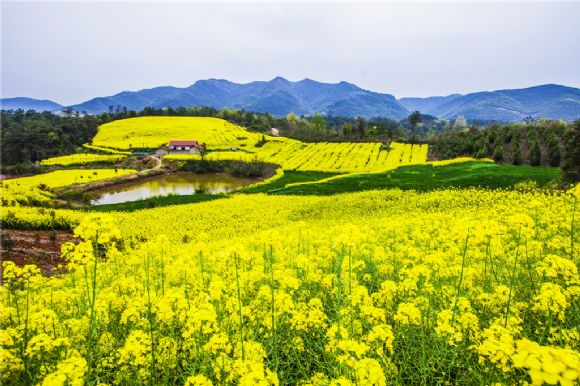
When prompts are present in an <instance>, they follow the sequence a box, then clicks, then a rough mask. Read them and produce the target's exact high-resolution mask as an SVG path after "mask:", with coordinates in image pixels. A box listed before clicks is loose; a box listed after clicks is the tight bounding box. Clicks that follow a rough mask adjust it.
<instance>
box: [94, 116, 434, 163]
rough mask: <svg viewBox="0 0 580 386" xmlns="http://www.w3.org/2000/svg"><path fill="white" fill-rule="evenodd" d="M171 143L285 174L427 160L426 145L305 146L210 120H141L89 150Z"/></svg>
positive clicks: (100, 137)
mask: <svg viewBox="0 0 580 386" xmlns="http://www.w3.org/2000/svg"><path fill="white" fill-rule="evenodd" d="M170 140H197V141H198V142H200V143H205V144H206V145H207V149H208V154H207V155H206V159H207V160H211V161H223V160H235V161H240V160H242V161H253V160H260V161H265V162H270V163H274V164H277V165H281V166H282V168H283V169H284V170H299V171H319V172H331V173H332V172H338V173H347V172H363V171H364V172H370V171H381V170H388V169H392V168H395V167H398V166H400V165H408V164H417V163H421V162H425V161H426V159H427V151H428V148H427V145H412V144H402V143H397V142H391V144H390V146H389V149H388V150H387V149H385V148H384V147H383V146H382V145H381V144H380V143H375V142H356V143H349V142H342V143H327V142H317V143H304V142H301V141H298V140H294V139H290V138H285V137H270V136H266V135H265V136H263V135H261V134H258V133H253V132H249V131H247V130H246V129H245V128H243V127H241V126H237V125H233V124H231V123H229V122H227V121H225V120H222V119H218V118H209V117H139V118H129V119H122V120H118V121H113V122H110V123H106V124H104V125H101V126H100V127H99V130H98V132H97V135H96V136H95V137H94V138H93V145H97V146H104V147H114V148H117V149H131V148H150V149H155V148H158V147H159V146H161V145H163V144H167V143H168V142H169V141H170ZM232 148H236V149H237V150H235V151H232V150H231V149H232ZM199 158H200V156H199V155H196V154H170V155H168V156H166V157H165V158H164V159H166V160H179V161H187V160H196V159H199Z"/></svg>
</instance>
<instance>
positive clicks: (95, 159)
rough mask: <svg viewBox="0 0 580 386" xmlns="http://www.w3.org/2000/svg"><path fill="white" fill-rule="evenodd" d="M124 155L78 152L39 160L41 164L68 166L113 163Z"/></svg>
mask: <svg viewBox="0 0 580 386" xmlns="http://www.w3.org/2000/svg"><path fill="white" fill-rule="evenodd" d="M125 157H126V156H125V155H122V154H89V153H80V154H69V155H64V156H60V157H52V158H47V159H45V160H42V161H41V162H40V164H41V165H44V166H51V165H58V166H70V165H87V164H94V163H115V162H118V161H120V160H122V159H123V158H125Z"/></svg>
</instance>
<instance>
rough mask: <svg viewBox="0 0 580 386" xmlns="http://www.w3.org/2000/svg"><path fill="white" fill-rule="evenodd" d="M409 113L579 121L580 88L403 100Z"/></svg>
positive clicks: (552, 87) (552, 86)
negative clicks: (412, 111) (410, 111)
mask: <svg viewBox="0 0 580 386" xmlns="http://www.w3.org/2000/svg"><path fill="white" fill-rule="evenodd" d="M399 102H400V103H401V104H402V105H403V106H405V108H406V109H407V110H419V111H421V112H422V113H425V114H429V115H434V116H436V117H439V118H456V117H457V116H459V115H463V116H464V117H465V118H467V119H478V120H489V121H502V122H518V121H522V120H524V119H525V118H526V117H529V116H531V117H534V118H550V119H564V120H566V121H571V120H574V119H578V118H580V89H578V88H573V87H566V86H560V85H557V84H546V85H542V86H535V87H529V88H522V89H516V90H497V91H484V92H476V93H472V94H467V95H460V94H454V95H449V96H445V97H429V98H402V99H399Z"/></svg>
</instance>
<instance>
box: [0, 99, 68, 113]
mask: <svg viewBox="0 0 580 386" xmlns="http://www.w3.org/2000/svg"><path fill="white" fill-rule="evenodd" d="M63 107H64V106H63V105H61V104H58V103H56V102H53V101H51V100H47V99H34V98H25V97H16V98H2V99H0V108H1V109H2V110H19V109H22V110H35V111H55V110H59V109H62V108H63Z"/></svg>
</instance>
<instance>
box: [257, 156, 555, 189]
mask: <svg viewBox="0 0 580 386" xmlns="http://www.w3.org/2000/svg"><path fill="white" fill-rule="evenodd" d="M558 177H560V169H558V168H546V167H531V166H513V165H503V164H496V163H491V162H477V161H473V162H464V163H457V164H450V165H445V166H433V165H414V166H402V167H400V168H398V169H395V170H391V171H389V172H386V173H373V174H357V175H345V176H344V177H342V178H337V179H334V180H331V181H322V182H320V183H311V184H299V185H294V186H285V187H283V188H281V187H280V186H281V184H283V183H284V181H283V180H282V179H280V180H278V181H275V182H274V184H272V185H271V186H270V185H264V186H261V187H260V191H261V192H269V193H271V194H298V195H305V194H308V195H329V194H337V193H346V192H359V191H363V190H374V189H388V188H399V189H403V190H418V191H427V190H435V189H443V188H451V187H453V188H467V187H483V188H489V189H500V188H511V187H513V186H514V185H516V184H517V183H519V182H523V181H535V182H536V183H537V185H538V186H545V185H546V184H548V183H549V182H550V181H552V180H554V179H557V178H558ZM292 178H294V179H295V181H292V182H303V181H306V180H303V181H298V180H299V179H300V177H299V176H293V177H292ZM289 183H290V182H286V185H287V184H289Z"/></svg>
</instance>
